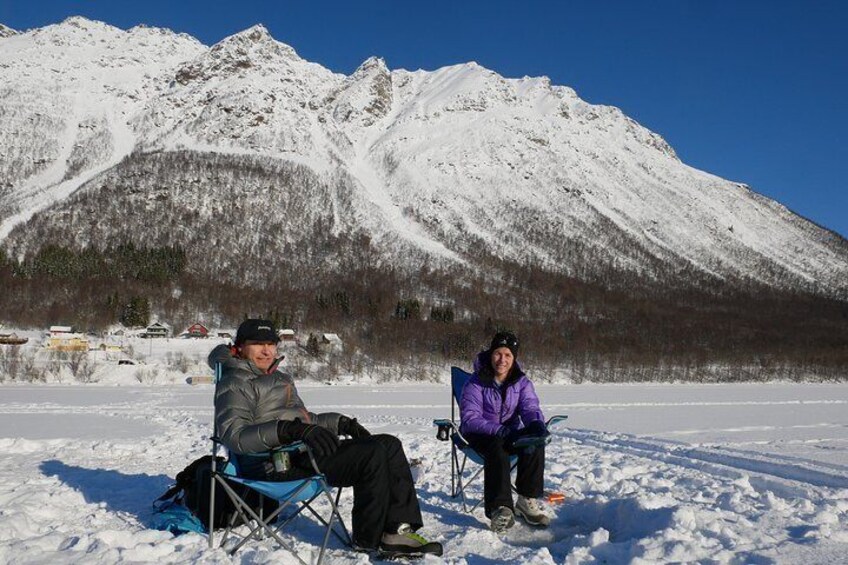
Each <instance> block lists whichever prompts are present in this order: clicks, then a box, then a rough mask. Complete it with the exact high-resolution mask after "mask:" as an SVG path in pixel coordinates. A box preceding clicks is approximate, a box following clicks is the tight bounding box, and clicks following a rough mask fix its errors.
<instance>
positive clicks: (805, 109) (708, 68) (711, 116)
mask: <svg viewBox="0 0 848 565" xmlns="http://www.w3.org/2000/svg"><path fill="white" fill-rule="evenodd" d="M71 15H82V16H85V17H88V18H92V19H98V20H102V21H105V22H107V23H110V24H112V25H115V26H118V27H121V28H128V27H131V26H133V25H136V24H139V23H145V24H147V25H156V26H162V27H168V28H171V29H173V30H175V31H181V32H186V33H189V34H191V35H193V36H195V37H197V38H198V39H200V40H201V41H202V42H203V43H206V44H207V45H211V44H213V43H215V42H217V41H219V40H220V39H222V38H223V37H225V36H227V35H230V34H232V33H235V32H237V31H240V30H242V29H245V28H247V27H250V26H251V25H253V24H255V23H263V24H265V25H266V27H268V29H269V30H270V31H271V34H272V35H273V36H274V37H275V38H276V39H278V40H279V41H282V42H284V43H287V44H289V45H291V46H292V47H294V48H295V49H296V50H297V51H298V53H299V54H300V55H301V56H302V57H304V58H306V59H309V60H311V61H315V62H317V63H320V64H322V65H324V66H325V67H328V68H330V69H332V70H334V71H337V72H343V73H350V72H352V71H353V70H354V69H355V68H356V67H357V66H358V65H359V64H360V63H361V62H362V61H363V60H365V59H366V58H368V57H369V56H371V55H378V56H381V57H383V58H384V59H385V60H386V63H387V64H388V66H389V68H392V69H396V68H406V69H418V68H422V69H428V70H432V69H436V68H438V67H442V66H445V65H451V64H456V63H462V62H467V61H476V62H478V63H479V64H481V65H483V66H485V67H487V68H490V69H492V70H494V71H497V72H498V73H500V74H502V75H504V76H507V77H521V76H524V75H530V76H538V75H547V76H549V77H550V78H551V80H552V81H553V82H554V84H559V85H566V86H571V87H572V88H574V89H575V90H576V91H577V93H578V94H579V95H580V96H581V97H582V98H583V99H584V100H586V101H588V102H591V103H595V104H598V103H601V104H611V105H614V106H618V107H619V108H621V109H622V110H623V111H624V112H625V113H626V114H627V115H629V116H631V117H632V118H634V119H636V120H637V121H639V122H640V123H641V124H643V125H645V126H646V127H648V128H650V129H651V130H653V131H655V132H657V133H659V134H660V135H662V136H663V137H665V138H666V140H668V142H669V143H670V144H671V145H672V146H673V147H674V148H675V150H676V151H677V153H678V155H679V156H680V157H681V159H682V160H683V161H685V162H686V163H688V164H690V165H692V166H694V167H696V168H699V169H703V170H705V171H709V172H711V173H713V174H716V175H719V176H721V177H724V178H727V179H731V180H734V181H739V182H745V183H748V184H749V185H751V187H752V188H753V189H754V190H756V191H758V192H760V193H762V194H765V195H767V196H769V197H772V198H775V199H776V200H778V201H779V202H781V203H783V204H785V205H786V206H788V207H789V208H790V209H792V210H793V211H795V212H797V213H799V214H802V215H803V216H805V217H807V218H809V219H811V220H813V221H815V222H816V223H818V224H820V225H823V226H825V227H827V228H830V229H832V230H834V231H837V232H838V233H840V234H842V235H843V236H848V190H846V181H845V179H846V178H848V33H846V31H845V30H846V27H848V2H842V1H839V0H823V1H819V0H815V1H800V0H799V1H780V0H771V1H769V0H757V1H748V0H739V1H730V0H726V1H708V0H651V1H645V2H639V1H636V0H630V1H602V0H586V1H566V0H563V1H559V2H556V1H550V2H541V1H540V2H533V1H531V0H526V1H524V2H518V1H515V2H505V1H497V0H492V1H488V2H483V1H476V0H473V1H471V0H470V1H465V2H462V1H459V0H454V1H447V0H427V1H421V2H402V1H389V0H385V1H376V0H361V1H359V0H348V1H339V2H321V1H319V0H313V1H296V2H295V1H288V0H265V1H258V0H241V1H239V2H215V1H212V0H207V1H199V0H169V1H161V0H141V1H134V2H127V1H123V0H87V1H70V0H64V1H60V0H38V1H34V0H0V22H2V23H4V24H6V25H8V26H10V27H13V28H15V29H19V30H23V29H27V28H31V27H39V26H43V25H47V24H50V23H56V22H59V21H61V20H63V19H64V18H66V17H68V16H71Z"/></svg>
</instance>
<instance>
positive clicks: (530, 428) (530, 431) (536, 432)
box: [523, 420, 550, 437]
mask: <svg viewBox="0 0 848 565" xmlns="http://www.w3.org/2000/svg"><path fill="white" fill-rule="evenodd" d="M523 432H524V433H523V435H524V436H527V437H546V436H548V435H550V432H549V431H548V428H547V426H545V423H544V422H543V421H541V420H533V421H532V422H530V423H529V424H527V425H526V426H525V427H524V430H523Z"/></svg>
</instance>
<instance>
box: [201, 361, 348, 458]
mask: <svg viewBox="0 0 848 565" xmlns="http://www.w3.org/2000/svg"><path fill="white" fill-rule="evenodd" d="M208 361H209V366H210V367H211V368H212V369H213V370H215V368H216V366H217V365H218V364H219V363H220V364H221V378H220V380H219V381H218V385H217V387H216V388H215V432H216V434H217V435H218V437H219V438H220V439H221V443H223V444H224V445H225V446H226V447H227V449H229V450H230V451H231V452H235V453H240V454H245V453H259V452H263V451H268V450H269V449H273V448H275V447H279V446H280V445H281V444H280V440H279V438H278V437H277V421H278V420H294V419H295V418H299V419H300V421H301V422H305V423H311V424H318V425H319V426H322V427H325V428H327V429H329V430H330V431H332V432H333V433H335V434H338V431H339V418H340V417H341V414H338V413H336V412H326V413H323V414H314V413H312V412H309V411H308V410H307V409H306V407H305V406H304V405H303V400H301V398H300V396H298V394H297V389H296V388H295V386H294V380H293V379H292V377H291V375H289V374H288V373H283V372H282V371H278V370H276V368H274V370H273V371H271V372H270V373H264V372H263V371H261V370H260V369H259V368H258V367H256V365H254V364H253V363H251V362H250V361H248V360H247V359H240V358H238V357H233V355H232V354H231V353H230V348H229V347H227V346H226V345H219V346H217V347H216V348H215V349H213V350H212V352H211V353H210V354H209V359H208Z"/></svg>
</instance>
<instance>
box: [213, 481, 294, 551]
mask: <svg viewBox="0 0 848 565" xmlns="http://www.w3.org/2000/svg"><path fill="white" fill-rule="evenodd" d="M222 485H223V486H224V490H225V491H226V492H227V495H228V496H229V497H230V499H231V500H232V501H233V504H235V505H236V510H237V511H238V512H239V514H240V515H242V516H243V518H242V519H243V520H244V516H245V514H247V515H249V516H250V518H252V519H253V520H256V522H257V524H258V525H257V526H256V528H254V529H252V530H251V531H250V532H249V533H248V534H247V535H246V536H244V538H243V539H242V540H241V541H240V542H239V543H238V544H236V546H235V547H233V548H232V549H230V550H228V551H227V553H228V554H229V555H234V554H235V553H236V552H237V551H238V550H239V549H240V548H241V547H242V546H243V545H244V544H246V543H247V542H249V541H250V540H251V539H253V538H254V536H255V535H256V533H257V531H259V530H261V529H264V530H265V531H267V532H268V534H269V535H271V536H272V537H273V538H274V539H275V540H276V542H277V543H279V544H280V546H282V547H284V548H285V549H287V550H288V551H289V552H290V553H291V554H293V555H294V556H295V557H296V558H297V560H298V561H300V562H301V563H303V565H309V564H308V563H306V561H304V560H303V559H301V557H300V556H299V555H298V554H297V552H296V551H295V548H294V547H293V546H292V545H291V544H288V543H286V542H285V540H283V538H281V537H280V535H279V534H278V533H277V532H276V531H275V530H274V529H273V528H270V527H269V526H268V524H266V523H265V522H263V521H261V520H260V519H259V516H258V515H257V514H256V512H254V511H253V509H252V508H251V507H250V506H248V505H247V504H245V503H244V501H243V500H242V499H241V498H240V497H239V496H238V495H237V494H236V492H235V491H234V490H233V489H232V487H230V485H228V484H227V483H226V482H224V481H222ZM306 486H307V483H304V484H303V486H301V487H300V488H299V489H298V490H297V491H295V492H294V493H293V494H292V495H291V496H292V498H293V497H295V496H297V495H298V494H299V493H300V491H302V490H303V489H304V488H306ZM287 505H288V502H286V503H284V504H283V505H282V506H281V507H280V508H279V509H278V511H277V512H275V513H274V514H273V516H276V515H277V514H279V512H280V511H281V510H282V509H283V508H285V507H286V506H287ZM245 522H247V520H245Z"/></svg>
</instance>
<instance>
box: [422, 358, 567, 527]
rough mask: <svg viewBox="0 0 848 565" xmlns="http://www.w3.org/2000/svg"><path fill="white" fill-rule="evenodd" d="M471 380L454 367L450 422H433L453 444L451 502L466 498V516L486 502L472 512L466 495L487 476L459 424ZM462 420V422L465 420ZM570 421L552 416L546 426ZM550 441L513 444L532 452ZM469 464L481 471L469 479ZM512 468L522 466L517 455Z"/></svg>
mask: <svg viewBox="0 0 848 565" xmlns="http://www.w3.org/2000/svg"><path fill="white" fill-rule="evenodd" d="M470 378H471V373H468V372H466V371H463V370H462V369H460V368H459V367H451V417H450V420H445V419H440V420H433V425H435V426H436V427H437V429H438V431H437V432H436V437H437V438H438V439H440V440H442V441H448V440H450V442H451V498H456V497H457V496H460V497H462V509H463V510H464V511H465V512H473V511H474V510H475V509H476V508H477V507H478V506H480V504H481V503H482V502H483V499H480V500H478V501H477V502H476V503H475V504H474V506H471V508H470V509H469V506H468V505H469V501H468V498H467V497H466V495H465V488H466V487H467V486H469V485H470V484H471V483H473V482H474V481H475V480H476V479H477V477H479V476H480V473H482V472H483V456H481V455H480V454H479V453H477V452H476V451H475V450H474V449H473V448H472V447H471V446H470V445H469V443H468V442H467V441H466V440H465V438H464V437H462V434H461V433H460V431H459V421H457V415H458V414H457V413H458V412H459V405H460V400H461V399H462V390H463V388H465V383H467V382H468V379H470ZM459 416H460V419H461V417H462V416H461V415H459ZM566 418H568V416H562V415H557V416H552V417H551V418H549V419H548V421H547V422H546V425H547V426H548V428H550V427H551V426H552V425H554V424H557V423H559V422H563V421H565V419H566ZM550 441H551V436H547V437H544V438H537V437H527V438H521V439H519V440H518V441H516V442H515V443H514V444H513V447H515V448H527V449H531V448H533V447H535V446H538V445H545V444H547V443H550ZM460 453H461V454H462V460H460V457H459V455H460ZM469 460H471V461H473V462H474V463H476V464H477V465H479V466H480V468H479V469H477V470H476V471H474V472H473V473H472V472H471V470H469V473H470V476H469V477H468V478H467V479H466V478H465V476H466V475H465V465H466V463H468V461H469ZM510 464H511V470H514V469H515V467H516V465H518V456H517V455H513V456H512V457H510ZM512 490H513V491H515V485H513V487H512Z"/></svg>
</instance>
